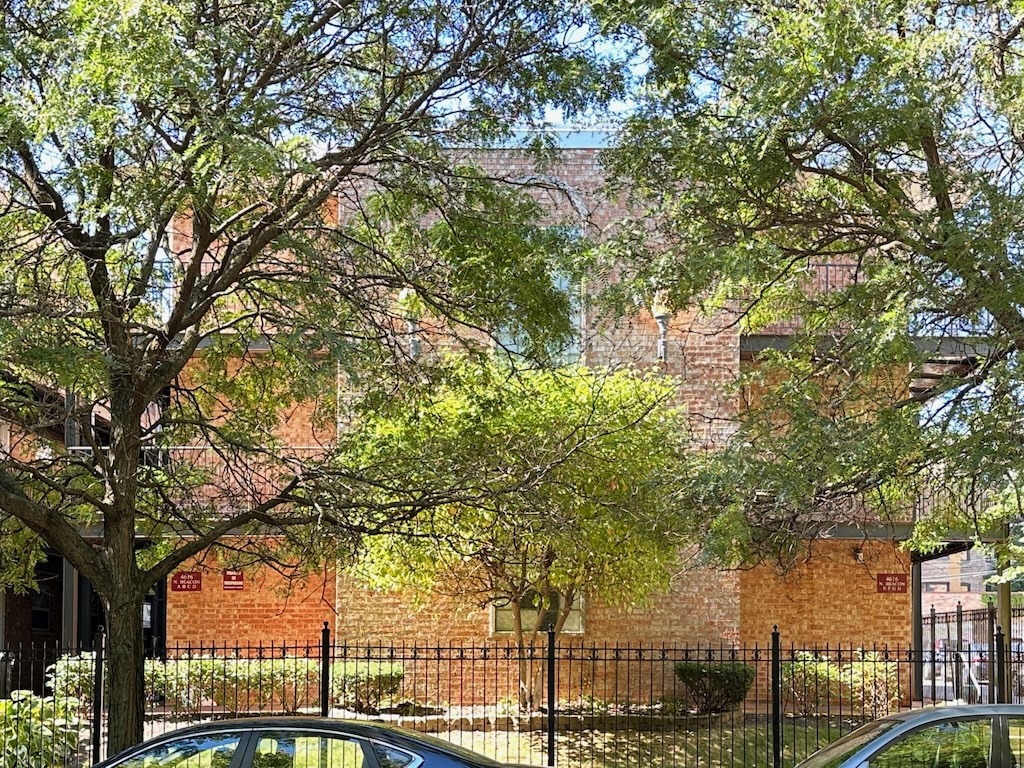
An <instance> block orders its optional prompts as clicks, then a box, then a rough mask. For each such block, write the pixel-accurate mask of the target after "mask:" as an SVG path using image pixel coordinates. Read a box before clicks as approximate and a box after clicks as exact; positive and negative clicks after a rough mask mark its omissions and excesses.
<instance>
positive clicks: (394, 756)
mask: <svg viewBox="0 0 1024 768" xmlns="http://www.w3.org/2000/svg"><path fill="white" fill-rule="evenodd" d="M371 746H372V747H373V754H374V756H376V758H377V765H379V766H380V768H415V767H416V766H417V765H419V764H420V763H421V762H423V760H422V758H420V757H418V756H417V755H414V754H412V753H411V752H406V751H405V750H401V749H398V748H397V747H392V746H391V745H390V744H381V743H380V742H377V741H375V742H373V744H372V745H371Z"/></svg>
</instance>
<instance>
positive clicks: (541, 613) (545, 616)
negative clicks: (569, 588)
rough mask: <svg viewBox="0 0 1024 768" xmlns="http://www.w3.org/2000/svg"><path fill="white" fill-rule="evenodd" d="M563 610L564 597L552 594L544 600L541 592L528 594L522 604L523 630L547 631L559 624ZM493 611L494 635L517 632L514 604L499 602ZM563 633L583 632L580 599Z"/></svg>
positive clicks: (573, 607)
mask: <svg viewBox="0 0 1024 768" xmlns="http://www.w3.org/2000/svg"><path fill="white" fill-rule="evenodd" d="M561 608H562V596H561V595H559V594H557V593H552V594H551V595H549V596H548V599H547V600H542V599H541V595H540V593H539V592H535V591H530V592H528V593H527V594H526V597H524V598H523V603H522V612H523V630H524V631H526V632H531V631H533V629H534V627H536V628H537V629H539V630H546V629H547V628H548V627H549V626H550V625H553V624H555V623H557V621H558V614H559V612H560V611H561ZM492 609H493V621H494V633H495V634H503V633H510V632H515V629H516V620H515V611H514V608H513V606H512V603H511V602H510V601H507V600H505V601H500V600H499V601H497V602H495V603H494V604H493V605H492ZM562 631H563V632H566V633H568V634H580V633H582V632H583V601H582V600H581V599H580V598H579V597H577V598H576V599H575V600H574V601H573V604H572V607H571V608H570V609H569V615H568V616H567V617H566V619H565V624H564V625H563V626H562Z"/></svg>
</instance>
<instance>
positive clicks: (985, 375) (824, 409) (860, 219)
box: [598, 0, 1024, 557]
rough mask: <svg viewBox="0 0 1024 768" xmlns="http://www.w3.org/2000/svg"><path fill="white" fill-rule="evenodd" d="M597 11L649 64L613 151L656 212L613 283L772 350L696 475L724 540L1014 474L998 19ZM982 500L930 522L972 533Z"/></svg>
mask: <svg viewBox="0 0 1024 768" xmlns="http://www.w3.org/2000/svg"><path fill="white" fill-rule="evenodd" d="M598 8H599V13H600V15H601V16H602V18H603V19H604V20H605V21H606V23H608V24H609V25H611V26H613V27H617V28H620V29H622V30H628V31H631V32H632V33H634V34H636V35H638V36H640V37H642V38H643V39H644V40H645V41H646V43H647V44H648V45H649V47H650V52H651V58H650V67H649V69H648V74H647V91H646V93H645V94H644V97H643V98H642V100H641V101H640V103H639V105H638V109H637V113H636V115H635V116H633V117H631V118H630V119H629V121H628V122H627V126H626V130H625V132H624V139H623V144H622V146H621V147H620V148H618V149H617V150H615V151H613V152H612V153H611V164H612V167H613V168H614V170H615V172H616V173H617V174H618V175H619V179H620V184H621V185H622V187H623V188H624V189H627V190H632V193H633V196H634V200H635V201H636V203H637V204H638V205H643V206H645V207H646V210H648V212H649V214H650V219H649V220H650V221H651V222H652V224H651V226H648V227H647V228H646V229H645V230H641V231H642V232H645V233H646V234H647V235H648V237H647V238H640V239H639V241H638V239H637V237H636V231H634V232H633V233H631V234H632V236H631V237H630V238H629V239H625V240H623V242H622V245H621V248H619V249H618V255H620V256H621V261H622V263H624V264H627V265H628V267H627V268H626V270H625V271H626V272H627V273H629V274H630V275H631V277H632V278H633V279H634V280H635V281H636V284H638V285H649V284H650V281H652V280H653V281H654V282H655V284H656V285H657V286H658V287H662V288H664V289H665V290H666V291H667V293H668V295H669V296H670V297H671V299H672V300H673V302H674V304H675V305H676V306H679V307H683V306H687V305H689V304H691V303H693V302H700V303H702V304H703V305H704V306H705V308H706V309H708V310H709V311H722V312H727V313H736V312H738V313H739V316H740V320H741V322H742V323H743V328H744V331H745V332H746V333H748V334H752V335H753V334H757V335H758V336H759V337H760V338H761V339H763V340H765V339H774V343H771V342H766V345H767V346H774V347H777V348H778V349H777V350H776V352H775V353H774V354H772V355H767V354H760V355H757V356H755V357H754V359H752V360H750V361H745V363H744V366H743V367H744V369H745V370H744V377H745V379H746V384H747V386H755V384H756V388H757V391H758V396H757V398H755V400H754V401H753V402H750V403H748V404H747V405H748V407H747V408H746V409H745V411H744V413H742V414H741V416H740V420H739V421H740V428H739V430H738V432H737V434H736V446H735V448H734V449H733V450H730V451H729V452H727V453H726V454H725V455H724V456H723V457H721V461H720V462H718V461H716V462H709V468H710V466H711V464H712V463H713V464H714V465H715V466H716V468H717V470H716V471H719V470H720V471H721V472H722V473H723V475H722V478H724V479H722V480H721V481H720V483H719V481H713V482H712V484H711V487H718V488H720V489H721V490H722V493H723V496H722V497H721V498H720V499H719V500H720V501H722V502H723V503H724V504H725V505H726V506H727V507H729V508H731V509H730V511H728V512H726V513H724V519H723V520H722V523H721V526H720V530H722V531H724V532H728V535H729V536H735V538H733V539H731V540H730V541H729V542H724V543H723V544H722V550H723V551H728V552H732V553H733V555H730V556H729V557H732V556H734V555H735V553H736V552H737V551H748V552H749V551H750V550H751V549H755V550H756V547H751V546H747V545H749V544H750V543H751V541H753V540H756V539H758V538H765V537H767V538H770V539H772V540H773V542H775V543H776V544H778V543H779V536H781V538H782V539H783V540H785V541H787V542H790V543H791V542H793V541H796V540H798V539H799V538H800V537H801V536H803V535H810V534H812V533H813V532H814V531H816V530H818V529H820V527H821V522H820V521H821V520H840V519H842V520H850V521H852V522H861V523H865V522H869V521H882V520H885V519H891V518H893V517H895V518H897V519H903V520H907V519H909V518H910V516H911V507H912V506H913V504H914V503H915V501H916V500H917V499H918V498H919V497H922V498H923V497H927V496H928V495H929V494H930V491H929V489H928V488H926V487H925V486H927V485H929V484H931V485H938V486H939V487H940V488H942V489H943V493H944V494H945V495H946V496H947V497H948V498H956V499H966V498H968V496H970V494H967V493H964V492H961V491H957V490H955V489H956V488H964V487H970V486H972V485H974V484H979V483H980V484H984V485H986V486H987V487H988V488H989V489H990V491H991V492H993V493H996V494H998V493H1000V492H1001V489H1003V488H1004V487H1015V486H1016V485H1018V484H1019V482H1018V480H1017V477H1018V475H1019V470H1020V464H1019V463H1018V462H1017V459H1016V457H1017V454H1018V451H1017V449H1016V445H1017V444H1018V443H1019V441H1020V436H1021V434H1022V431H1021V424H1020V419H1019V417H1018V415H1017V413H1018V411H1017V405H1018V402H1019V400H1020V398H1019V390H1020V387H1021V379H1020V377H1019V376H1018V370H1017V369H1018V368H1019V361H1018V360H1017V358H1018V352H1017V350H1018V349H1019V348H1020V343H1021V342H1022V341H1024V336H1022V335H1021V332H1022V329H1024V312H1022V310H1021V307H1022V306H1024V305H1022V303H1021V278H1022V276H1024V272H1022V268H1024V265H1022V263H1021V260H1020V254H1019V250H1020V249H1019V244H1018V240H1019V238H1018V235H1017V234H1016V233H1017V232H1019V231H1020V228H1021V226H1022V225H1024V197H1022V196H1021V189H1022V188H1024V187H1022V185H1021V181H1022V177H1021V168H1022V166H1021V164H1020V162H1019V156H1020V153H1021V150H1022V147H1024V144H1022V143H1021V141H1020V137H1021V135H1022V132H1021V130H1020V125H1019V124H1020V115H1019V103H1015V104H1011V103H1010V93H1011V91H1012V92H1013V93H1017V91H1019V89H1016V90H1014V88H1015V84H1016V83H1018V81H1019V76H1020V63H1019V62H1020V61H1021V59H1020V53H1021V46H1022V45H1024V40H1021V38H1020V35H1019V34H1018V33H1019V8H1018V7H1016V5H1015V4H1013V3H1009V2H999V1H996V2H983V3H975V4H971V5H962V4H949V5H938V6H937V5H935V4H933V3H926V2H910V3H888V2H825V3H803V2H798V3H789V4H785V5H779V4H777V3H767V2H764V3H762V2H754V3H746V2H731V1H730V0H721V1H719V0H714V1H713V2H707V3H697V4H694V5H693V7H692V8H689V9H687V12H686V13H680V12H678V7H677V6H675V5H673V4H668V3H661V2H657V1H654V2H644V3H602V4H600V5H599V6H598ZM1017 102H1019V99H1017ZM664 244H667V245H664ZM608 250H610V251H612V252H613V253H614V252H615V248H614V246H610V247H609V249H608ZM652 251H655V252H656V256H654V257H651V256H650V255H649V254H650V252H652ZM754 380H757V381H756V382H755V381H754ZM997 457H998V458H997ZM925 467H929V468H930V469H929V472H928V473H927V475H925V474H922V472H923V470H924V468H925ZM968 467H969V468H971V469H970V470H967V469H965V468H968ZM737 489H742V490H737ZM894 489H900V490H899V492H898V493H897V492H895V490H894ZM897 497H898V503H892V504H890V502H894V501H895V500H896V499H897ZM974 498H975V499H977V498H978V497H977V496H975V497H974ZM952 506H958V505H952ZM983 507H984V504H983V503H982V504H981V505H980V508H979V505H978V504H976V503H974V502H972V503H970V504H959V514H958V516H954V517H953V518H944V523H945V524H947V525H948V526H952V527H953V528H958V529H960V530H972V529H973V530H976V529H977V526H976V525H975V519H974V518H977V517H978V516H979V515H982V516H983V517H984V515H983ZM954 518H955V519H954ZM743 520H746V521H747V523H748V525H742V524H741V521H743ZM737 526H739V529H737ZM922 530H923V529H922ZM929 530H930V531H931V533H932V535H935V536H941V533H940V532H939V531H938V528H937V527H931V526H929ZM787 531H789V533H786V532H787ZM744 537H749V540H748V541H747V542H746V544H742V540H743V538H744ZM734 545H736V546H734ZM787 546H788V545H784V546H783V545H780V550H782V551H785V549H786V548H787ZM737 547H738V549H737ZM768 551H769V552H770V551H771V547H768ZM741 557H742V555H741Z"/></svg>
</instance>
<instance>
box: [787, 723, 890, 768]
mask: <svg viewBox="0 0 1024 768" xmlns="http://www.w3.org/2000/svg"><path fill="white" fill-rule="evenodd" d="M899 723H900V721H899V720H875V721H874V722H872V723H868V724H867V725H865V726H863V727H861V728H858V729H857V730H856V731H852V732H850V733H848V734H846V735H845V736H843V737H842V738H841V739H837V740H836V741H833V742H832V743H831V744H829V745H828V746H827V747H824V748H823V749H819V750H818V751H817V752H815V753H814V754H813V755H811V756H810V757H808V758H807V759H806V760H804V761H803V762H802V763H800V764H799V765H798V766H797V768H835V766H837V765H839V764H840V763H842V762H843V761H844V760H845V759H846V758H848V757H849V756H850V755H852V754H853V753H854V752H856V751H857V750H858V749H860V748H861V747H863V746H864V745H865V744H867V743H868V742H869V741H871V740H872V739H874V738H876V737H878V736H881V735H882V734H883V733H885V732H886V731H888V730H889V729H890V728H894V727H895V726H897V725H899Z"/></svg>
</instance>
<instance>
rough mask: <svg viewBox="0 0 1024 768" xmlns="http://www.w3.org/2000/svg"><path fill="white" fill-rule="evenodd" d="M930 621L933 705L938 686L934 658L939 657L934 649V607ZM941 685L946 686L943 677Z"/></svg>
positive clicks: (933, 607)
mask: <svg viewBox="0 0 1024 768" xmlns="http://www.w3.org/2000/svg"><path fill="white" fill-rule="evenodd" d="M931 619H932V621H931V648H932V703H933V704H934V703H935V701H936V700H937V696H936V693H935V687H936V686H937V685H938V681H937V679H936V677H935V673H936V671H937V670H936V661H937V660H936V658H935V657H936V656H938V655H939V652H938V649H937V648H936V647H935V606H934V605H933V606H932V610H931ZM942 685H943V686H945V685H946V682H945V677H943V682H942ZM922 694H923V692H922ZM942 698H946V697H945V696H943V697H942ZM923 703H924V701H923V700H922V704H923Z"/></svg>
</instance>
